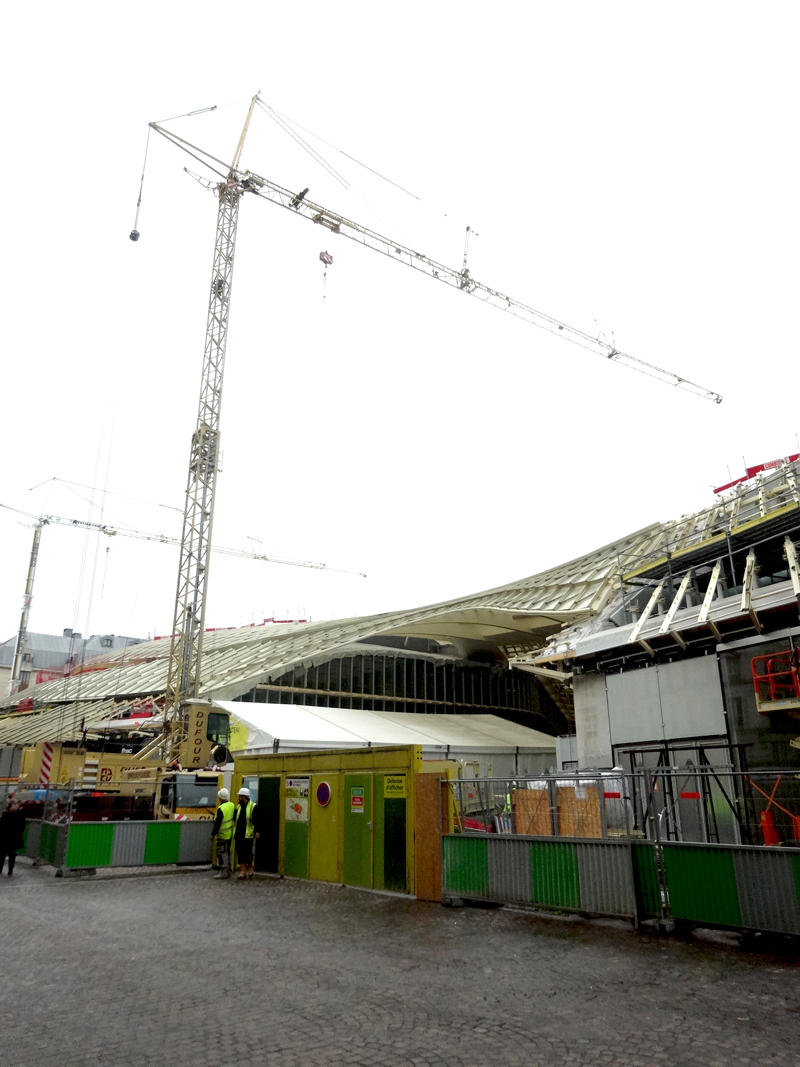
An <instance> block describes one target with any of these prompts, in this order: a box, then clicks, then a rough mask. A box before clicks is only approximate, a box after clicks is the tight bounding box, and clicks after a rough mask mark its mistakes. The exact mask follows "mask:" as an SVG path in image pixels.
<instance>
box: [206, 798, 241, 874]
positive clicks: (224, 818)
mask: <svg viewBox="0 0 800 1067" xmlns="http://www.w3.org/2000/svg"><path fill="white" fill-rule="evenodd" d="M217 796H218V797H219V800H220V805H219V807H218V808H217V814H216V816H215V818H214V829H213V830H212V831H211V840H212V841H213V840H214V838H215V837H216V839H217V866H218V867H219V874H215V875H214V877H215V878H230V876H231V845H232V844H233V827H234V824H235V822H236V805H235V804H234V803H233V801H232V800H231V798H230V797H231V795H230V793H229V792H228V790H227V789H220V791H219V792H218V793H217Z"/></svg>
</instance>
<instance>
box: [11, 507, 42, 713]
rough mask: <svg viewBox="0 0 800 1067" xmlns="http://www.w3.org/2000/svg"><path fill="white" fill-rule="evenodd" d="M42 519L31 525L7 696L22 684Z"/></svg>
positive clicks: (17, 689) (12, 693) (16, 690)
mask: <svg viewBox="0 0 800 1067" xmlns="http://www.w3.org/2000/svg"><path fill="white" fill-rule="evenodd" d="M42 525H43V520H42V519H38V520H37V522H36V525H35V526H34V527H33V544H32V545H31V556H30V560H29V561H28V577H27V579H26V581H25V594H24V596H23V598H22V615H21V616H20V620H19V630H18V631H17V640H16V642H15V644H14V659H13V661H12V664H11V677H10V678H9V679H8V696H13V695H14V694H15V693H17V692H18V691H19V687H20V685H21V684H22V663H23V659H22V657H23V656H24V654H25V642H26V640H27V638H28V619H29V617H30V613H31V601H32V600H33V580H34V578H35V576H36V562H37V560H38V559H39V542H40V541H41V539H42Z"/></svg>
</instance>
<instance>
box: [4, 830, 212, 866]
mask: <svg viewBox="0 0 800 1067" xmlns="http://www.w3.org/2000/svg"><path fill="white" fill-rule="evenodd" d="M210 831H211V824H210V822H208V821H207V820H198V821H190V820H183V821H180V822H99V823H89V822H74V823H48V822H41V821H38V820H30V821H29V822H28V823H27V825H26V828H25V842H24V854H25V855H26V856H28V857H29V858H30V859H33V860H38V861H40V862H43V863H48V864H50V865H51V866H53V867H57V868H58V869H59V870H86V869H95V868H97V867H150V866H157V865H164V864H171V863H210V862H211V832H210Z"/></svg>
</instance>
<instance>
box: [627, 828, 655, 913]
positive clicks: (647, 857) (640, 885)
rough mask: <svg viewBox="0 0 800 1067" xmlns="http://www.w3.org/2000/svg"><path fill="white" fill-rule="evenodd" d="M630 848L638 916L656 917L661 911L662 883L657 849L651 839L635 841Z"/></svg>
mask: <svg viewBox="0 0 800 1067" xmlns="http://www.w3.org/2000/svg"><path fill="white" fill-rule="evenodd" d="M630 848H631V862H632V864H633V885H634V892H635V893H636V910H637V912H638V916H639V918H640V919H654V918H655V917H656V916H657V915H659V914H660V913H661V883H660V881H659V877H658V868H657V867H656V853H655V849H654V848H653V845H652V844H651V843H650V842H649V841H634V842H632V843H631V846H630Z"/></svg>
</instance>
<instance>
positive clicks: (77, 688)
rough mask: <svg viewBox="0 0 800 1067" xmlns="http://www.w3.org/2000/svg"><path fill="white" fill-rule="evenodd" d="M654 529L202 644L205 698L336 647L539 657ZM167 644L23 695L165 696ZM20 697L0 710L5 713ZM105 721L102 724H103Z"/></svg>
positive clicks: (600, 597) (239, 691)
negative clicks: (439, 594)
mask: <svg viewBox="0 0 800 1067" xmlns="http://www.w3.org/2000/svg"><path fill="white" fill-rule="evenodd" d="M660 529H661V527H660V526H659V525H658V524H654V525H652V526H648V527H646V528H645V529H643V530H639V531H637V532H636V533H633V534H630V535H628V536H627V537H623V538H621V539H620V540H618V541H615V542H613V543H612V544H610V545H606V546H604V547H603V548H599V549H596V550H595V551H594V552H590V553H588V554H587V555H585V556H581V557H580V558H578V559H575V560H572V561H571V562H569V563H565V564H562V565H560V566H558V567H553V568H551V569H549V570H547V571H543V572H542V573H540V574H535V575H532V576H530V577H528V578H523V579H521V580H520V581H516V582H511V583H509V584H507V585H503V586H498V587H497V588H495V589H489V590H486V591H484V592H481V593H476V594H473V595H471V596H466V597H461V598H458V599H456V600H450V601H444V602H441V603H438V604H432V605H428V606H426V607H421V608H415V609H411V610H405V611H394V612H387V613H385V614H381V615H370V616H363V617H357V618H352V619H336V620H333V621H324V622H308V623H291V624H277V625H267V626H246V627H241V628H234V629H230V630H215V631H211V632H209V633H207V634H206V635H205V643H204V658H203V674H202V680H201V686H200V692H201V695H202V696H203V697H205V698H207V699H216V700H233V699H235V698H236V697H240V696H242V695H243V694H245V693H247V692H249V691H250V690H251V689H252V688H253V687H254V686H256V685H257V684H259V683H264V682H268V681H269V679H270V678H271V677H277V676H279V675H280V674H282V673H284V672H285V671H287V670H288V669H290V668H291V667H292V666H293V665H294V664H298V663H306V664H309V663H312V662H315V660H318V659H319V657H325V656H330V655H331V654H332V653H335V652H336V650H337V649H341V648H342V646H344V645H347V644H350V643H352V642H354V641H363V640H365V639H368V638H370V637H375V636H400V637H402V636H406V637H412V636H413V637H424V638H429V639H432V640H435V641H439V642H446V643H449V644H453V645H455V646H456V648H457V649H458V650H459V652H460V653H461V654H464V655H466V654H467V653H468V652H469V651H471V650H474V649H478V648H496V649H503V650H505V651H506V653H507V654H508V655H513V654H514V653H515V652H521V651H523V650H532V649H534V648H540V647H542V646H543V645H544V644H545V642H546V640H547V638H548V637H549V636H550V635H552V634H554V633H556V632H558V631H559V630H560V629H561V628H562V626H564V624H572V623H575V622H577V621H579V620H581V619H585V618H587V617H589V616H592V615H594V614H595V613H596V612H598V611H599V610H601V609H602V607H603V606H604V605H605V603H606V602H607V601H608V599H609V597H610V596H611V595H612V593H613V590H614V589H615V588H616V587H617V585H618V583H619V575H620V573H621V572H622V571H624V570H625V569H629V568H630V567H632V566H635V565H636V561H637V560H638V559H639V558H640V557H641V556H642V554H644V553H646V552H649V551H652V550H653V548H654V547H655V544H656V541H657V537H658V534H659V531H660ZM168 659H169V640H167V639H164V640H155V641H147V642H143V643H142V644H139V645H136V646H135V647H134V648H128V649H124V650H119V651H116V652H111V653H108V654H106V655H104V656H101V657H98V658H96V659H94V660H92V661H91V662H90V663H88V664H86V666H85V668H84V669H83V671H82V673H77V674H74V675H72V676H71V677H69V678H66V679H59V680H58V681H55V682H43V683H42V684H40V685H37V686H33V687H31V688H29V689H26V690H25V692H24V697H25V698H30V699H32V700H33V703H34V706H35V707H42V706H43V705H51V704H76V703H78V702H80V703H81V704H83V703H84V702H86V701H107V700H113V699H116V700H118V701H119V700H126V699H133V698H137V697H141V696H146V695H149V694H159V693H162V692H163V691H164V689H165V687H166V681H167V665H168ZM19 699H20V694H17V695H16V696H14V697H13V698H8V699H6V700H5V701H4V702H2V703H0V708H6V709H8V711H11V710H12V709H13V708H14V707H15V706H16V704H17V702H18V700H19ZM104 717H108V715H107V712H106V713H104V714H103V715H98V716H97V719H98V720H100V719H102V718H104Z"/></svg>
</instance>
